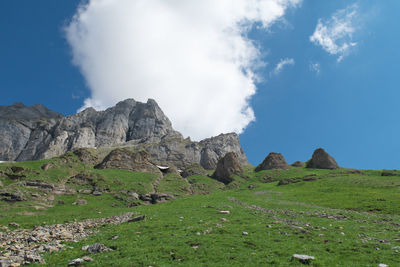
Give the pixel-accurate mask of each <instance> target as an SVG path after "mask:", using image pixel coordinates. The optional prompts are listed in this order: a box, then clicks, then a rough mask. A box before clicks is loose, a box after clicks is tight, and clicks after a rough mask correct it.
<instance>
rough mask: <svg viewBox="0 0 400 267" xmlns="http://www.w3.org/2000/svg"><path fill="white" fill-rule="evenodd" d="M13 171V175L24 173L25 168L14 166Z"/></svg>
mask: <svg viewBox="0 0 400 267" xmlns="http://www.w3.org/2000/svg"><path fill="white" fill-rule="evenodd" d="M11 170H12V172H13V173H19V172H22V171H24V168H23V167H19V166H12V167H11Z"/></svg>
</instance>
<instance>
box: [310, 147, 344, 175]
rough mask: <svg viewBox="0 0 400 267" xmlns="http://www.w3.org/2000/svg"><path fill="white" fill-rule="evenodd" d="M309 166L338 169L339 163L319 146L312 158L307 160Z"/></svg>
mask: <svg viewBox="0 0 400 267" xmlns="http://www.w3.org/2000/svg"><path fill="white" fill-rule="evenodd" d="M306 167H307V168H314V169H331V170H334V169H338V168H339V165H338V164H337V163H336V161H335V159H334V158H332V157H331V156H330V155H329V154H328V153H327V152H326V151H325V150H323V149H322V148H318V149H316V150H315V151H314V153H313V155H312V158H311V159H310V160H309V161H307V164H306Z"/></svg>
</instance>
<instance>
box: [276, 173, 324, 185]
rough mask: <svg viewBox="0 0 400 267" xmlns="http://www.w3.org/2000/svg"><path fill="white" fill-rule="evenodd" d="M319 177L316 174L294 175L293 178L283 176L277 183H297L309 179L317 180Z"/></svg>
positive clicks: (308, 180)
mask: <svg viewBox="0 0 400 267" xmlns="http://www.w3.org/2000/svg"><path fill="white" fill-rule="evenodd" d="M318 179H319V177H318V176H317V175H316V174H309V175H306V176H304V177H295V178H284V179H281V180H279V182H278V185H287V184H293V183H299V182H303V181H304V182H310V181H315V180H318Z"/></svg>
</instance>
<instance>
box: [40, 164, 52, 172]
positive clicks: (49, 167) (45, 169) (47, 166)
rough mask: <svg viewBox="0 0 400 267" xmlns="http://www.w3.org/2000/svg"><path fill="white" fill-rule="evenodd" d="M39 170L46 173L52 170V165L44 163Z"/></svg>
mask: <svg viewBox="0 0 400 267" xmlns="http://www.w3.org/2000/svg"><path fill="white" fill-rule="evenodd" d="M40 168H41V169H42V170H44V171H47V170H49V169H51V168H53V164H51V163H45V164H43V165H42V167H40Z"/></svg>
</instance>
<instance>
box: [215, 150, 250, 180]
mask: <svg viewBox="0 0 400 267" xmlns="http://www.w3.org/2000/svg"><path fill="white" fill-rule="evenodd" d="M242 171H243V170H242V167H241V166H240V162H239V159H238V156H237V155H236V154H235V153H234V152H229V153H227V154H226V155H225V156H224V157H223V158H221V159H220V160H219V161H218V163H217V169H216V170H215V172H214V174H213V175H212V177H213V178H214V179H216V180H218V181H220V182H222V183H224V184H229V183H230V182H232V181H233V178H232V175H234V174H236V175H241V173H242Z"/></svg>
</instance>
